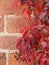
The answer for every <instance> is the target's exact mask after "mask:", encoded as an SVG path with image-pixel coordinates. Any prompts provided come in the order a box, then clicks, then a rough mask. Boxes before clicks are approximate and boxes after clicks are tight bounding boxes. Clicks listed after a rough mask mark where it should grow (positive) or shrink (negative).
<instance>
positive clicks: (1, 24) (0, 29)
mask: <svg viewBox="0 0 49 65" xmlns="http://www.w3.org/2000/svg"><path fill="white" fill-rule="evenodd" d="M3 31H4V19H3V18H0V32H3Z"/></svg>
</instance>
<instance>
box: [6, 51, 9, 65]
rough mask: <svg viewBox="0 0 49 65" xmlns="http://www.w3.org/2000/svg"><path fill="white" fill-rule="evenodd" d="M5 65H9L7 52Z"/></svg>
mask: <svg viewBox="0 0 49 65" xmlns="http://www.w3.org/2000/svg"><path fill="white" fill-rule="evenodd" d="M6 65H9V64H8V51H7V52H6Z"/></svg>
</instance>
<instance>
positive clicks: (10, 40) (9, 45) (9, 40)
mask: <svg viewBox="0 0 49 65" xmlns="http://www.w3.org/2000/svg"><path fill="white" fill-rule="evenodd" d="M17 39H18V37H16V36H0V48H2V49H11V50H12V49H13V50H14V49H16V43H17Z"/></svg>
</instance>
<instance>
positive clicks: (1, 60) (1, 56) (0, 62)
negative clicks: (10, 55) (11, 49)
mask: <svg viewBox="0 0 49 65" xmlns="http://www.w3.org/2000/svg"><path fill="white" fill-rule="evenodd" d="M0 65H6V57H5V53H1V52H0Z"/></svg>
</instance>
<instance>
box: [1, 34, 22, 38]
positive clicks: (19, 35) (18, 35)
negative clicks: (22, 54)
mask: <svg viewBox="0 0 49 65" xmlns="http://www.w3.org/2000/svg"><path fill="white" fill-rule="evenodd" d="M0 36H17V37H22V34H21V33H0Z"/></svg>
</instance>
